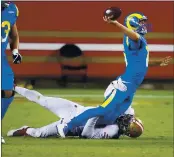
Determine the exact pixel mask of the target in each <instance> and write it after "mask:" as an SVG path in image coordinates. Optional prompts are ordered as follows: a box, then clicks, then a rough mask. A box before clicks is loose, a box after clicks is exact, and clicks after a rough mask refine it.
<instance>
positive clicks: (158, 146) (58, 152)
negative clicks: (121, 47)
mask: <svg viewBox="0 0 174 157" xmlns="http://www.w3.org/2000/svg"><path fill="white" fill-rule="evenodd" d="M39 91H40V92H41V93H42V94H46V95H57V96H60V97H64V98H67V99H69V100H73V101H76V102H79V103H81V104H83V105H98V104H100V103H101V102H102V101H103V92H104V90H87V89H84V90H81V89H79V90H78V89H76V90H74V89H71V90H39ZM133 107H134V109H135V112H136V116H137V117H139V118H140V119H141V120H142V121H143V123H144V128H145V130H144V134H143V135H142V136H141V137H140V138H137V139H130V138H126V137H122V138H120V139H119V140H82V139H58V138H49V139H34V138H31V137H22V138H20V137H19V138H17V137H11V138H9V137H6V133H7V131H8V130H10V129H13V128H18V127H21V126H23V125H29V126H33V127H40V126H43V125H46V124H48V123H51V122H54V121H56V120H57V117H56V116H55V115H53V114H52V113H50V112H49V111H47V110H46V109H44V108H42V107H40V106H39V105H37V104H34V103H32V102H29V101H27V100H26V99H24V98H21V97H16V98H15V100H14V102H13V104H12V105H11V106H10V108H9V110H8V113H7V114H6V117H5V118H4V120H3V124H2V134H3V136H4V138H5V140H6V144H5V145H3V146H2V157H172V156H173V93H172V91H155V90H154V91H142V90H139V91H138V92H137V93H136V96H135V98H134V102H133Z"/></svg>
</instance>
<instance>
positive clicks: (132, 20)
mask: <svg viewBox="0 0 174 157" xmlns="http://www.w3.org/2000/svg"><path fill="white" fill-rule="evenodd" d="M147 20H148V19H147V17H146V16H145V15H144V14H142V13H138V12H135V13H131V14H129V15H128V16H127V17H126V18H125V21H124V24H125V26H126V27H127V28H129V29H131V30H133V31H135V32H137V33H138V34H141V35H145V34H146V33H147V25H146V24H145V23H144V22H145V21H147Z"/></svg>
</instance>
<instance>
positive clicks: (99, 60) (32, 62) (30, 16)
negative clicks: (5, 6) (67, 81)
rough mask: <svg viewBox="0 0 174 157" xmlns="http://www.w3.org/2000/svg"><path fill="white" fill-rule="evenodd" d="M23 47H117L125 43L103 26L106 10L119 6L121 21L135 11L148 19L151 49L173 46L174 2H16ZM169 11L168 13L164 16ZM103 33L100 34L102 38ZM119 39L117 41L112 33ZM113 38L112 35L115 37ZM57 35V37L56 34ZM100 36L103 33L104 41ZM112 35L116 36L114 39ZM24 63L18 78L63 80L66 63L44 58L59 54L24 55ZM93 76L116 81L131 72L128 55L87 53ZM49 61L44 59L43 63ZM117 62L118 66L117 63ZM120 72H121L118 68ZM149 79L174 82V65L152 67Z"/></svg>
mask: <svg viewBox="0 0 174 157" xmlns="http://www.w3.org/2000/svg"><path fill="white" fill-rule="evenodd" d="M16 4H17V6H18V9H19V13H20V15H19V19H18V21H17V25H18V29H19V31H20V42H21V43H103V44H106V43H112V44H115V43H117V44H121V43H122V37H121V35H120V34H119V33H120V32H119V30H118V29H117V28H114V27H112V26H111V25H108V24H106V23H104V22H103V20H102V15H103V11H104V9H105V8H107V7H109V6H119V7H120V8H121V9H122V10H123V14H122V16H121V18H120V20H119V21H120V22H122V23H123V21H124V17H125V16H126V15H127V14H129V13H130V12H134V11H140V12H143V13H144V14H145V15H147V16H148V18H149V22H150V23H151V24H152V27H153V28H152V29H153V33H149V36H147V37H148V38H147V39H148V43H149V44H164V45H165V44H173V37H172V35H173V28H174V25H173V23H174V21H173V2H16ZM162 10H165V14H161V11H162ZM97 32H98V33H97ZM112 32H114V33H113V34H116V37H114V36H113V35H111V34H112ZM110 33H111V34H110ZM54 34H55V35H54ZM99 34H102V36H100V35H99ZM110 35H111V37H109V36H110ZM21 53H22V54H23V58H24V62H23V64H22V65H12V67H13V70H14V72H15V74H16V76H26V77H27V76H59V75H60V64H59V62H55V61H52V59H51V60H44V57H50V56H51V57H52V58H54V57H56V56H57V51H55V50H21ZM84 54H85V56H86V57H87V58H95V59H96V62H88V76H89V77H115V76H117V75H120V74H121V73H122V72H123V71H124V68H125V64H124V59H123V55H122V52H119V51H117V52H110V51H100V49H99V50H98V51H97V52H96V51H95V52H94V51H85V52H84ZM167 55H171V56H173V52H165V50H164V52H151V53H150V58H151V59H160V58H162V57H165V56H167ZM41 58H43V59H41ZM113 58H115V61H114V59H113ZM113 67H115V68H113ZM147 78H158V79H163V78H174V77H173V62H172V63H171V64H170V65H169V66H168V67H162V68H161V67H153V68H149V71H148V74H147Z"/></svg>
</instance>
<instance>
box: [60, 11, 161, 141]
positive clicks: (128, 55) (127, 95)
mask: <svg viewBox="0 0 174 157" xmlns="http://www.w3.org/2000/svg"><path fill="white" fill-rule="evenodd" d="M104 21H105V22H107V23H110V24H112V25H114V26H116V27H117V28H118V29H119V30H120V31H121V32H123V33H124V40H123V45H124V56H125V63H126V69H125V72H124V73H123V74H122V75H121V76H119V77H118V78H117V79H116V80H115V81H113V82H112V83H111V84H110V85H109V88H110V89H112V91H111V90H110V89H109V96H108V97H107V99H106V100H105V101H104V102H103V103H102V104H101V105H100V106H99V107H96V108H92V109H88V110H86V111H85V112H83V113H82V114H80V115H79V116H77V117H75V118H73V119H72V120H71V121H70V122H69V123H67V124H59V125H58V131H59V134H60V135H61V137H63V138H64V137H65V135H66V134H67V132H68V131H70V130H72V129H73V128H74V127H77V126H80V125H81V124H82V123H83V122H84V121H86V120H88V119H89V118H92V117H97V116H105V117H106V118H105V120H106V121H107V123H113V121H114V119H116V118H117V117H119V116H120V115H121V114H123V113H124V112H125V111H126V110H127V109H128V107H129V106H130V105H131V103H132V100H133V97H134V94H135V92H136V90H137V88H138V87H139V86H140V85H141V83H142V81H143V80H144V77H145V75H146V72H147V70H148V64H149V50H148V46H147V41H146V39H145V37H144V35H145V34H146V33H147V27H146V26H147V25H146V21H147V17H146V16H145V15H144V14H142V13H132V14H130V15H128V16H127V17H126V18H125V26H124V25H122V24H121V23H119V22H118V21H117V20H111V19H110V17H104ZM159 63H160V62H158V63H157V64H159ZM115 68H116V67H115ZM108 70H109V69H108ZM111 113H112V114H111ZM107 115H108V118H107ZM110 115H112V117H111V116H110Z"/></svg>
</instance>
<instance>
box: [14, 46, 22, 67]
mask: <svg viewBox="0 0 174 157" xmlns="http://www.w3.org/2000/svg"><path fill="white" fill-rule="evenodd" d="M12 55H13V63H14V64H20V63H21V62H22V56H21V54H20V53H19V52H18V50H17V49H14V50H13V51H12Z"/></svg>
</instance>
